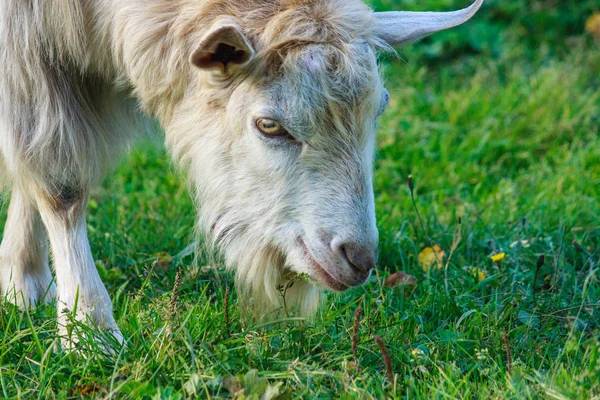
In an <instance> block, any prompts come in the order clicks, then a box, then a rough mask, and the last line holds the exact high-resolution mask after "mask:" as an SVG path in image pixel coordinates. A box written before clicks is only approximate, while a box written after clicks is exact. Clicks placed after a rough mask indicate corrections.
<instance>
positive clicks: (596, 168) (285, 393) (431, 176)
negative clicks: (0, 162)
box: [0, 0, 600, 399]
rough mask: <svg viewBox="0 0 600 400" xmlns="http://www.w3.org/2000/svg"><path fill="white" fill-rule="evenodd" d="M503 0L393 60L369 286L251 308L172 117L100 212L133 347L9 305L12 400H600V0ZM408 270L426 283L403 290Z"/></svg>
mask: <svg viewBox="0 0 600 400" xmlns="http://www.w3.org/2000/svg"><path fill="white" fill-rule="evenodd" d="M466 3H467V2H466V1H463V2H461V1H457V0H427V1H424V0H421V1H417V0H405V1H401V0H376V1H374V2H373V4H374V6H375V7H377V9H379V10H387V9H400V8H405V9H413V10H416V9H440V10H448V9H452V8H456V7H457V5H458V6H462V5H464V4H466ZM486 3H487V4H485V5H484V7H483V9H482V10H481V11H480V14H479V15H478V16H477V17H476V18H475V19H474V20H473V21H472V22H470V23H468V24H466V25H465V26H463V27H461V28H459V29H456V30H452V31H448V32H443V33H440V34H438V35H436V36H435V37H434V38H430V39H426V40H424V41H422V42H420V43H417V44H414V45H411V46H408V47H406V48H404V49H402V50H401V51H399V57H395V56H393V55H383V56H382V60H381V62H382V69H383V72H384V75H385V77H386V82H387V83H386V87H387V88H388V89H389V91H390V93H391V98H392V100H391V104H390V106H389V108H388V110H387V111H386V113H385V114H384V116H383V118H382V120H381V124H380V130H379V136H378V139H379V140H378V142H379V147H378V153H377V160H376V165H375V168H376V172H375V195H376V206H377V214H378V221H379V222H378V225H379V229H380V251H379V252H380V258H379V264H378V269H377V270H376V273H374V274H373V276H372V278H371V280H370V282H369V283H368V284H366V285H365V286H364V287H361V288H356V289H352V290H350V291H348V292H346V293H343V294H331V295H329V296H328V299H327V301H326V302H325V306H324V307H323V309H322V311H321V312H320V313H319V314H318V315H317V316H316V317H315V318H314V319H312V320H303V319H301V318H299V317H297V316H295V315H294V314H293V313H292V312H289V313H288V316H287V317H286V318H282V319H280V320H277V321H271V322H267V323H256V322H251V321H250V322H244V321H243V320H242V319H241V318H240V309H239V308H238V303H237V297H236V293H235V289H234V282H233V279H232V276H230V275H229V274H228V273H226V272H225V271H224V270H223V269H222V268H221V265H220V263H219V262H215V258H214V257H212V256H211V255H210V254H206V253H203V252H201V253H200V254H198V255H197V256H195V255H194V254H193V244H194V241H195V240H196V239H195V237H194V235H193V228H194V223H195V212H194V207H193V204H192V201H191V199H190V197H189V194H188V191H187V189H186V185H185V179H184V177H182V176H181V175H180V174H179V173H178V172H176V171H175V169H174V168H173V166H172V165H171V164H170V163H169V161H168V157H167V155H166V153H165V151H164V148H163V147H162V145H161V141H162V137H161V134H160V133H157V134H156V135H153V136H152V137H151V138H150V139H148V140H147V141H145V142H144V143H141V144H140V146H139V147H137V148H136V149H135V150H134V151H133V152H132V153H131V154H130V156H129V157H128V158H127V159H125V160H124V161H123V162H122V164H121V166H120V167H119V168H118V170H117V171H116V172H114V173H113V174H111V175H110V177H109V178H108V179H107V180H106V182H105V183H104V185H103V186H102V187H101V188H99V189H97V190H96V191H95V192H94V194H93V196H92V201H91V202H90V205H89V210H88V214H89V215H88V221H89V228H88V229H89V236H90V241H91V244H92V251H93V254H94V256H95V258H96V265H97V267H98V270H99V271H100V274H101V276H102V278H103V280H104V282H105V283H106V285H107V287H108V290H109V292H110V293H111V296H112V298H113V304H114V308H115V316H116V318H117V323H118V325H119V326H120V328H121V331H122V332H123V334H124V335H125V337H126V339H127V343H128V344H127V347H126V348H125V349H123V350H122V351H121V352H119V353H118V354H116V355H115V356H114V357H106V356H103V355H101V353H100V352H98V351H97V349H96V348H95V345H94V344H93V343H91V342H90V343H87V348H86V349H84V350H82V352H81V353H67V352H63V351H59V350H57V347H56V343H57V341H56V306H55V305H54V304H51V305H47V306H42V307H39V308H38V309H36V310H34V311H29V312H21V311H19V310H18V309H17V308H15V307H13V306H12V305H10V304H8V303H6V302H0V398H6V399H13V398H24V399H34V398H39V399H53V398H89V397H91V398H95V397H98V398H122V399H138V398H147V399H189V398H207V397H229V398H231V397H233V398H238V399H244V398H248V399H252V398H256V399H257V398H260V397H261V396H262V397H263V398H281V399H283V398H439V399H441V398H446V399H454V398H469V399H474V398H482V399H490V398H502V399H504V398H519V399H521V398H526V399H529V398H531V399H533V398H554V399H591V398H600V284H599V267H600V27H599V28H598V32H599V35H598V36H599V37H598V38H597V39H596V38H594V35H593V34H592V33H591V32H586V21H589V18H590V17H591V16H592V14H593V13H594V12H600V6H599V5H598V3H597V2H596V1H595V0H581V1H574V0H572V1H571V0H569V1H560V2H559V1H554V0H511V1H506V0H503V1H501V0H497V1H495V0H489V1H487V2H486ZM598 24H599V25H600V22H598ZM590 26H591V24H590V23H588V30H590V28H589V27H590ZM409 176H412V180H411V182H412V185H410V187H409V184H408V182H409ZM411 187H412V191H411ZM411 194H412V195H411ZM2 204H3V205H2ZM6 209H7V202H6V201H5V202H4V203H0V210H1V211H0V232H1V229H2V228H1V226H3V224H4V221H5V219H6ZM436 245H437V246H439V249H440V251H443V252H444V254H443V255H442V254H441V253H438V256H437V257H436V258H435V259H433V260H430V261H429V262H428V261H427V260H424V259H423V255H424V254H426V253H427V251H428V250H425V252H423V250H424V249H427V248H432V247H435V246H436ZM436 248H437V247H436ZM419 255H421V260H419ZM217 261H218V258H217ZM178 271H181V272H180V273H179V274H178ZM400 271H402V272H404V273H406V274H409V275H410V276H412V277H413V278H414V284H413V285H404V286H400V287H398V286H396V287H387V286H386V285H385V280H386V279H387V278H388V277H389V276H390V275H391V274H394V273H396V272H400ZM359 309H360V310H359ZM357 310H358V311H357ZM77 329H86V328H85V327H84V326H78V327H77ZM376 338H377V339H378V340H379V343H378V341H377V340H376ZM84 344H85V343H84ZM381 346H383V347H385V349H386V351H387V355H386V351H384V352H382V349H381Z"/></svg>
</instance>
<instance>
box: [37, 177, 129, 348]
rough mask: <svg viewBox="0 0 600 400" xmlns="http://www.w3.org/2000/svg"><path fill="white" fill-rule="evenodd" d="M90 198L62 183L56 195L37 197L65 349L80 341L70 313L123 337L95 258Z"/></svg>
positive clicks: (97, 328)
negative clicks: (89, 233) (90, 232)
mask: <svg viewBox="0 0 600 400" xmlns="http://www.w3.org/2000/svg"><path fill="white" fill-rule="evenodd" d="M88 199H89V195H88V193H87V192H84V191H81V190H79V189H74V188H69V187H61V188H60V190H58V191H57V194H56V195H53V196H48V195H47V194H44V195H40V196H38V198H37V201H38V207H39V210H40V215H41V217H42V220H43V221H44V224H45V226H46V230H47V232H48V238H49V239H50V247H51V249H52V255H53V261H54V269H55V273H56V285H57V299H58V301H57V303H58V304H57V305H58V328H59V335H60V336H61V338H62V343H63V348H64V349H71V348H72V347H73V344H76V343H78V342H79V338H78V337H77V336H76V335H75V336H74V335H73V333H72V329H70V328H69V326H70V323H71V321H70V318H71V315H75V318H76V319H77V320H78V321H81V322H84V323H86V324H88V325H89V326H91V327H92V328H94V329H96V330H98V331H103V332H108V333H110V334H112V336H114V338H116V339H117V340H118V341H119V342H120V343H122V341H123V336H122V335H121V332H120V331H119V328H118V327H117V324H116V322H115V320H114V317H113V311H112V302H111V300H110V297H109V296H108V292H107V291H106V288H105V287H104V285H103V283H102V280H101V279H100V276H99V275H98V270H97V269H96V266H95V264H94V259H93V258H92V252H91V249H90V244H89V241H88V237H87V230H86V222H85V209H86V206H87V202H88Z"/></svg>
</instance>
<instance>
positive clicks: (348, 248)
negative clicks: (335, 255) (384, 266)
mask: <svg viewBox="0 0 600 400" xmlns="http://www.w3.org/2000/svg"><path fill="white" fill-rule="evenodd" d="M338 248H339V250H340V252H341V253H342V254H343V255H344V256H345V258H346V261H348V263H349V264H350V266H352V268H354V269H356V270H357V271H360V272H364V273H367V272H369V271H371V270H372V269H373V268H375V263H376V262H377V250H375V251H373V250H372V249H371V248H368V247H363V246H361V245H358V244H353V243H350V244H348V243H345V244H342V245H340V246H339V247H338Z"/></svg>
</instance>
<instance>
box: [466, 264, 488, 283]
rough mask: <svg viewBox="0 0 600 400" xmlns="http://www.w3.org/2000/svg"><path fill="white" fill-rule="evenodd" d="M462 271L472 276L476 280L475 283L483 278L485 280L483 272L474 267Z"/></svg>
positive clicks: (485, 275) (485, 276)
mask: <svg viewBox="0 0 600 400" xmlns="http://www.w3.org/2000/svg"><path fill="white" fill-rule="evenodd" d="M464 269H466V270H467V271H468V272H469V274H470V275H472V276H474V277H475V278H477V282H481V281H482V280H484V279H485V278H487V274H486V272H485V271H484V270H482V269H479V268H476V267H464Z"/></svg>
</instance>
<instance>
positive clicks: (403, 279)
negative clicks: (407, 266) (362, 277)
mask: <svg viewBox="0 0 600 400" xmlns="http://www.w3.org/2000/svg"><path fill="white" fill-rule="evenodd" d="M383 286H385V287H389V288H391V287H396V286H404V287H406V288H407V289H411V288H413V289H414V287H415V286H417V280H416V279H415V278H414V277H413V276H410V275H408V274H406V273H404V272H396V273H393V274H391V275H390V276H388V277H387V279H386V280H385V282H384V283H383Z"/></svg>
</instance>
